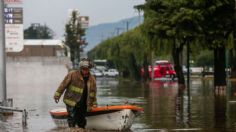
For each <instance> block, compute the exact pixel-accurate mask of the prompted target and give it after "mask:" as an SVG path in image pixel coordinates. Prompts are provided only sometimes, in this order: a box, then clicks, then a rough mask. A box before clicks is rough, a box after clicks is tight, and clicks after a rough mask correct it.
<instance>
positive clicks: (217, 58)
mask: <svg viewBox="0 0 236 132" xmlns="http://www.w3.org/2000/svg"><path fill="white" fill-rule="evenodd" d="M225 61H226V59H225V47H224V46H223V47H220V48H216V49H214V86H215V88H218V87H219V88H220V87H223V88H224V87H226V73H225Z"/></svg>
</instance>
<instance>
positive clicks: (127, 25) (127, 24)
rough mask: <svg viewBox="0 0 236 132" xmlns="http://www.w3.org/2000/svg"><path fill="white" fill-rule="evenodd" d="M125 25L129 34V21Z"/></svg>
mask: <svg viewBox="0 0 236 132" xmlns="http://www.w3.org/2000/svg"><path fill="white" fill-rule="evenodd" d="M125 23H126V32H128V30H129V23H130V22H129V21H125Z"/></svg>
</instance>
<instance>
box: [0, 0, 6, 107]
mask: <svg viewBox="0 0 236 132" xmlns="http://www.w3.org/2000/svg"><path fill="white" fill-rule="evenodd" d="M0 79H1V80H0V83H1V84H0V90H2V97H1V101H3V104H4V103H5V101H6V100H7V90H6V54H5V23H4V0H0Z"/></svg>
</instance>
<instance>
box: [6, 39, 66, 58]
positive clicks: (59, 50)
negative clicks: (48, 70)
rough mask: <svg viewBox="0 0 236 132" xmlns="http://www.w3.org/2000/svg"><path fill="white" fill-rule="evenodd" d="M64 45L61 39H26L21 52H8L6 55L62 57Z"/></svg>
mask: <svg viewBox="0 0 236 132" xmlns="http://www.w3.org/2000/svg"><path fill="white" fill-rule="evenodd" d="M64 48H65V46H64V44H63V42H62V41H61V40H53V39H26V40H24V48H23V50H22V51H21V52H8V53H7V56H8V57H63V56H65V54H64V52H65V50H64Z"/></svg>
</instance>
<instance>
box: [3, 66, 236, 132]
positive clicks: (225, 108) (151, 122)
mask: <svg viewBox="0 0 236 132" xmlns="http://www.w3.org/2000/svg"><path fill="white" fill-rule="evenodd" d="M66 73H67V69H66V67H65V66H64V65H62V64H52V63H42V62H33V63H30V62H8V63H7V95H8V98H13V105H14V107H18V108H20V109H26V110H27V111H28V120H27V122H28V125H27V127H22V120H21V119H22V118H21V116H22V115H21V113H17V112H14V115H13V116H7V117H6V116H0V132H56V131H63V130H61V129H58V128H57V127H56V126H55V124H54V122H53V120H52V119H51V117H50V114H49V110H50V109H53V108H59V107H64V104H63V102H62V101H60V102H59V104H56V103H55V102H54V100H53V94H54V92H55V90H56V88H57V87H58V85H59V83H60V82H61V81H62V79H63V78H64V76H65V75H66ZM97 87H98V95H97V98H98V104H99V105H107V104H110V105H112V104H124V103H125V102H129V103H134V104H136V105H138V106H141V107H143V108H144V114H142V115H141V116H139V117H137V118H136V119H135V121H134V123H133V125H132V127H131V131H133V132H136V131H137V132H139V131H161V132H168V131H199V132H203V131H209V132H215V131H219V132H225V131H228V132H232V131H235V132H236V83H233V82H231V81H228V86H227V90H226V91H225V92H224V91H221V92H220V93H219V94H214V90H213V82H212V79H201V78H193V79H192V80H191V90H190V91H191V92H190V94H189V95H190V97H189V96H188V93H187V89H183V88H178V85H177V84H176V82H168V81H154V82H151V83H148V84H143V83H137V82H130V81H118V80H116V79H112V78H109V79H108V78H97Z"/></svg>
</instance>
